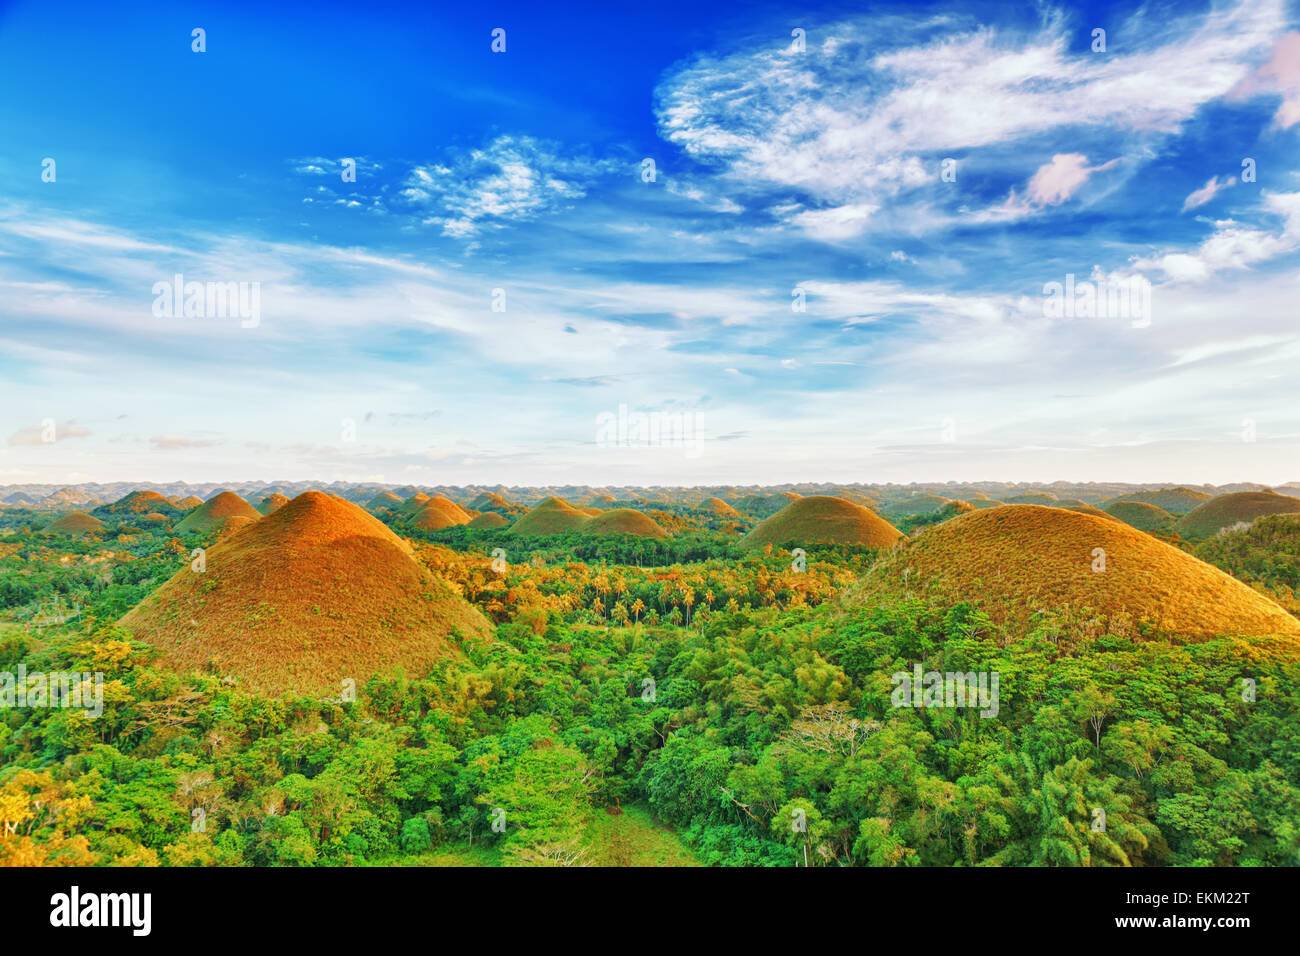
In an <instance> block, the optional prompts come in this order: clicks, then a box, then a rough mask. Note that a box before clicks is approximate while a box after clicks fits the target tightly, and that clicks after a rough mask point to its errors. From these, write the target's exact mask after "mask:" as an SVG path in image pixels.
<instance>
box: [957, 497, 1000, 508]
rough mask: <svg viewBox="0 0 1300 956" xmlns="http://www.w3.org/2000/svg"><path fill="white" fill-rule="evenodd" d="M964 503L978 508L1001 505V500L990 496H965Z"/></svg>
mask: <svg viewBox="0 0 1300 956" xmlns="http://www.w3.org/2000/svg"><path fill="white" fill-rule="evenodd" d="M966 503H967V504H969V505H971V506H972V507H975V508H979V509H984V508H998V507H1001V505H1002V502H1000V501H994V500H993V499H992V498H967V499H966Z"/></svg>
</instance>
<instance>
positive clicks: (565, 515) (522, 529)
mask: <svg viewBox="0 0 1300 956" xmlns="http://www.w3.org/2000/svg"><path fill="white" fill-rule="evenodd" d="M590 520H591V518H589V517H588V516H587V515H585V514H583V513H582V512H581V511H579V510H578V509H577V508H575V507H573V505H571V504H569V503H568V502H567V501H565V500H564V499H563V498H555V497H551V498H547V499H546V500H545V501H543V502H542V503H541V504H539V505H538V506H537V507H536V508H534V509H533V510H532V511H530V512H528V514H526V515H524V516H523V517H522V518H520V519H519V520H518V521H516V522H515V523H514V525H513V526H512V527H511V529H510V530H511V532H513V533H514V534H524V535H544V534H563V533H564V532H566V531H577V530H578V529H579V528H581V527H582V526H583V525H584V524H586V523H587V522H588V521H590Z"/></svg>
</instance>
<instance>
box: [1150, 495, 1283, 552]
mask: <svg viewBox="0 0 1300 956" xmlns="http://www.w3.org/2000/svg"><path fill="white" fill-rule="evenodd" d="M1296 512H1300V498H1292V497H1289V496H1288V495H1279V494H1274V493H1273V492H1271V491H1238V492H1234V493H1233V494H1228V495H1219V496H1218V497H1216V498H1211V499H1210V500H1209V501H1206V502H1204V503H1203V504H1200V505H1197V506H1196V507H1195V508H1193V509H1192V510H1191V511H1189V512H1187V514H1185V515H1183V516H1182V517H1181V518H1179V519H1178V523H1177V524H1175V525H1174V530H1175V531H1177V532H1178V533H1179V534H1180V535H1182V536H1183V537H1184V538H1186V539H1187V540H1188V541H1199V540H1201V539H1203V538H1208V537H1210V536H1211V535H1215V534H1218V533H1219V532H1220V531H1222V530H1224V529H1225V528H1235V527H1236V526H1237V525H1240V524H1250V523H1251V522H1252V521H1254V520H1255V519H1256V518H1260V517H1263V516H1264V515H1277V514H1294V513H1296Z"/></svg>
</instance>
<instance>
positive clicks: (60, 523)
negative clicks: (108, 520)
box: [44, 511, 104, 538]
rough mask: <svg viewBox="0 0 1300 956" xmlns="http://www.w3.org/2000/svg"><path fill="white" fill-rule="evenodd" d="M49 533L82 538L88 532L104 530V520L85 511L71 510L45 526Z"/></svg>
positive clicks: (93, 532) (94, 532)
mask: <svg viewBox="0 0 1300 956" xmlns="http://www.w3.org/2000/svg"><path fill="white" fill-rule="evenodd" d="M44 530H45V531H46V533H48V534H62V535H67V536H68V537H70V538H80V537H81V536H82V535H86V534H98V533H99V532H101V531H103V530H104V522H102V521H100V520H99V519H98V518H96V517H94V516H93V515H88V514H86V513H85V512H84V511H69V512H68V513H67V514H65V515H62V516H61V517H58V518H55V519H54V520H53V521H51V522H50V523H49V524H47V525H46V526H45V529H44Z"/></svg>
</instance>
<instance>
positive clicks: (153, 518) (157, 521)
mask: <svg viewBox="0 0 1300 956" xmlns="http://www.w3.org/2000/svg"><path fill="white" fill-rule="evenodd" d="M138 520H139V522H140V523H141V524H152V525H161V524H166V523H167V522H169V521H171V520H172V519H171V518H169V517H167V516H166V515H165V514H162V513H160V512H157V511H151V512H149V513H148V514H147V515H141V516H140V518H139V519H138Z"/></svg>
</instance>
